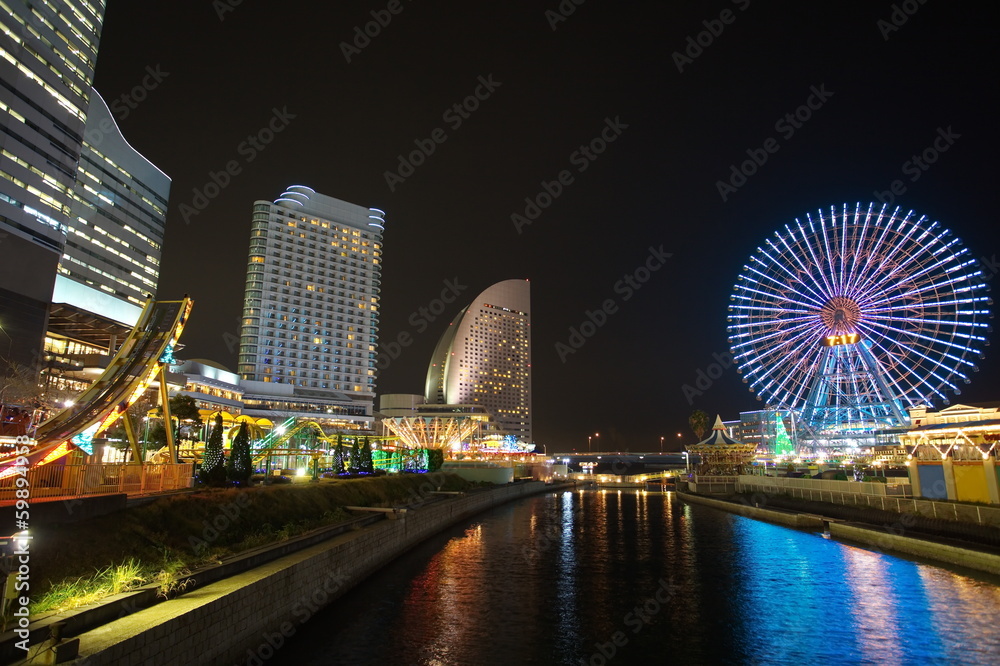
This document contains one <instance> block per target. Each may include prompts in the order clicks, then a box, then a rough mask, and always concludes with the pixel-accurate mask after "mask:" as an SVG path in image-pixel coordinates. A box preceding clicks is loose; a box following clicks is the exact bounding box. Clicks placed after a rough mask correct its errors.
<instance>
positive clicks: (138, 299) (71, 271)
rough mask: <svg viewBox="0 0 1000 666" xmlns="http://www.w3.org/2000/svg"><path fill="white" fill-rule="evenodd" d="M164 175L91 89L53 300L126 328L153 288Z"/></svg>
mask: <svg viewBox="0 0 1000 666" xmlns="http://www.w3.org/2000/svg"><path fill="white" fill-rule="evenodd" d="M169 197H170V177H169V176H167V175H166V174H165V173H163V172H162V171H160V170H159V169H158V168H157V167H156V166H155V165H154V164H153V163H152V162H150V161H149V160H147V159H146V158H145V157H143V156H142V155H141V154H139V153H138V152H137V151H136V150H135V149H133V148H132V146H130V145H129V144H128V142H127V141H125V138H124V137H123V136H122V135H121V132H120V131H119V130H118V125H117V124H116V123H115V120H114V117H113V116H112V115H111V111H110V110H109V109H108V106H107V104H105V103H104V100H103V99H101V96H100V95H98V94H97V92H96V91H95V92H93V93H92V94H91V96H90V104H89V106H88V112H87V129H86V132H85V134H84V142H83V150H82V152H81V155H80V165H79V167H78V168H77V175H76V186H75V187H74V189H73V202H72V205H71V215H70V219H69V224H68V233H67V236H66V245H65V249H64V250H63V255H62V258H61V260H60V261H59V274H58V276H57V277H56V283H55V289H54V291H53V296H52V302H53V303H54V304H65V305H69V306H74V307H76V308H79V309H81V310H84V311H87V312H90V313H94V314H97V315H100V316H103V317H107V318H109V319H112V320H114V321H117V322H121V323H124V324H127V325H129V326H131V325H133V324H135V322H136V320H137V319H138V318H139V313H140V312H141V311H142V307H143V305H144V304H145V302H146V298H147V296H149V295H155V294H156V286H157V282H158V281H159V277H160V255H161V253H162V246H163V235H164V231H165V228H166V217H167V199H168V198H169Z"/></svg>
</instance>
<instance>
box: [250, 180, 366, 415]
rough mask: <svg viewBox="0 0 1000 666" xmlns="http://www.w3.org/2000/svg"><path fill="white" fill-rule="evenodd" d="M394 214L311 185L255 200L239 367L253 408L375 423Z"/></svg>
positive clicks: (295, 187) (297, 186)
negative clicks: (387, 247)
mask: <svg viewBox="0 0 1000 666" xmlns="http://www.w3.org/2000/svg"><path fill="white" fill-rule="evenodd" d="M384 215H385V213H384V212H383V211H381V210H379V209H376V208H364V207H362V206H357V205H355V204H351V203H347V202H345V201H340V200H338V199H334V198H333V197H329V196H325V195H323V194H318V193H317V192H316V191H315V190H313V189H311V188H309V187H305V186H303V185H293V186H291V187H289V188H288V189H287V190H286V191H285V192H284V193H283V194H282V195H281V196H280V197H278V198H277V199H276V200H274V201H273V202H269V201H257V202H255V203H254V208H253V221H252V226H251V237H250V255H249V260H248V263H247V282H246V295H245V301H244V308H243V326H242V334H241V337H240V351H239V367H238V374H239V375H240V376H241V377H242V380H243V381H242V385H243V386H244V388H245V391H246V392H245V395H244V401H245V403H246V411H247V413H253V412H254V411H255V407H256V408H259V409H260V410H262V411H264V410H272V411H274V412H281V413H282V414H288V415H295V414H296V413H298V412H299V411H301V412H302V415H303V416H317V417H322V416H323V415H324V414H330V415H331V416H336V418H335V419H332V420H337V419H339V418H341V417H343V418H346V419H348V420H349V421H351V422H352V423H354V424H356V425H357V426H358V427H365V428H370V427H371V425H372V413H373V402H374V398H375V355H376V352H377V350H378V317H379V291H380V279H381V271H382V267H381V255H382V232H383V230H384V228H385V220H384ZM300 407H301V410H300V409H299V408H300Z"/></svg>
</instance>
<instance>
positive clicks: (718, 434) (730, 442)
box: [688, 414, 753, 450]
mask: <svg viewBox="0 0 1000 666" xmlns="http://www.w3.org/2000/svg"><path fill="white" fill-rule="evenodd" d="M711 446H750V447H751V448H753V445H750V444H744V443H743V442H739V441H737V440H735V439H733V438H732V437H729V436H728V435H726V426H724V425H723V424H722V417H720V416H719V415H718V414H716V416H715V425H714V426H712V434H711V435H709V436H708V438H707V439H703V440H702V441H700V442H698V443H697V444H695V445H693V446H689V447H688V448H689V449H693V450H698V449H704V448H708V447H711Z"/></svg>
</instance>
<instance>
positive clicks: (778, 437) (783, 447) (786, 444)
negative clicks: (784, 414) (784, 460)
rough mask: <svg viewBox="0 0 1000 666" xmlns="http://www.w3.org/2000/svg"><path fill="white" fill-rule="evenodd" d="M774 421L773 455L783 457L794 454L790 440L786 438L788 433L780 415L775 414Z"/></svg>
mask: <svg viewBox="0 0 1000 666" xmlns="http://www.w3.org/2000/svg"><path fill="white" fill-rule="evenodd" d="M774 418H775V420H776V421H777V426H776V434H775V437H774V453H775V455H779V456H782V455H785V454H790V453H795V447H794V446H793V445H792V440H791V439H790V438H789V437H788V431H787V430H785V423H784V421H782V419H781V414H778V413H775V415H774Z"/></svg>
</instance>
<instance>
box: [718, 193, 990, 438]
mask: <svg viewBox="0 0 1000 666" xmlns="http://www.w3.org/2000/svg"><path fill="white" fill-rule="evenodd" d="M988 290H989V287H988V286H987V284H986V282H985V281H984V277H983V273H982V271H981V270H980V269H979V266H978V262H977V261H976V259H975V258H974V257H973V256H972V254H971V253H970V252H969V250H968V248H966V247H964V246H963V245H962V242H961V241H960V240H959V239H958V238H955V237H954V236H953V235H952V233H951V231H949V230H948V229H945V228H943V227H941V226H940V225H939V224H938V223H937V222H929V221H928V219H927V218H926V217H924V216H921V217H919V218H918V217H916V216H915V215H914V213H913V212H912V211H911V212H908V213H903V212H902V211H901V209H899V208H896V209H894V210H889V209H888V207H887V206H882V207H881V208H879V207H876V205H875V204H868V206H867V207H864V206H862V205H861V204H857V205H855V206H854V208H853V209H852V208H849V207H848V206H847V205H846V204H845V205H844V206H843V207H842V208H840V209H838V208H836V207H831V208H830V209H829V211H822V210H820V211H818V213H817V214H816V215H815V216H813V215H806V218H805V220H804V221H800V220H798V219H796V220H795V222H794V223H793V224H786V225H785V226H784V228H783V229H781V230H779V231H777V232H775V234H774V235H773V236H772V237H770V238H768V239H767V240H765V242H764V244H763V245H762V246H760V247H758V248H757V251H756V253H755V254H753V255H752V256H751V257H750V260H749V263H747V264H746V265H745V266H743V270H742V272H741V274H740V276H739V280H738V281H737V283H736V285H735V287H734V289H733V293H732V296H731V297H730V300H731V301H732V304H731V305H730V306H729V316H728V321H729V325H728V330H729V342H730V346H731V349H732V352H733V357H734V359H735V361H736V364H737V367H738V369H739V372H740V373H741V374H742V375H743V381H744V382H745V383H747V384H749V387H750V389H751V391H754V392H755V393H757V396H758V399H760V400H764V401H766V402H767V404H768V405H769V406H770V407H772V408H774V409H775V410H780V411H781V412H785V413H788V414H790V415H791V417H792V419H793V424H797V426H798V435H799V443H800V444H801V445H802V446H803V447H804V448H812V449H819V448H826V449H851V448H857V447H859V446H871V445H872V444H873V443H874V441H875V440H874V433H875V431H877V430H880V429H887V428H905V427H907V426H909V416H908V414H907V411H906V410H907V408H911V407H918V406H921V405H925V406H927V405H931V404H932V403H933V402H935V401H940V402H944V403H945V404H947V403H948V394H949V393H952V392H953V393H956V394H958V393H960V392H961V391H960V389H959V384H962V383H968V382H969V381H970V380H969V375H970V374H971V373H972V372H975V371H976V365H975V363H974V362H973V361H972V360H971V359H973V358H975V357H982V350H983V348H984V347H985V346H986V345H987V344H988V342H987V340H986V334H987V333H988V332H989V329H990V326H989V323H988V320H989V318H990V317H991V316H992V315H991V313H990V309H989V306H990V304H991V299H990V297H989V295H988V293H987V292H988Z"/></svg>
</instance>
